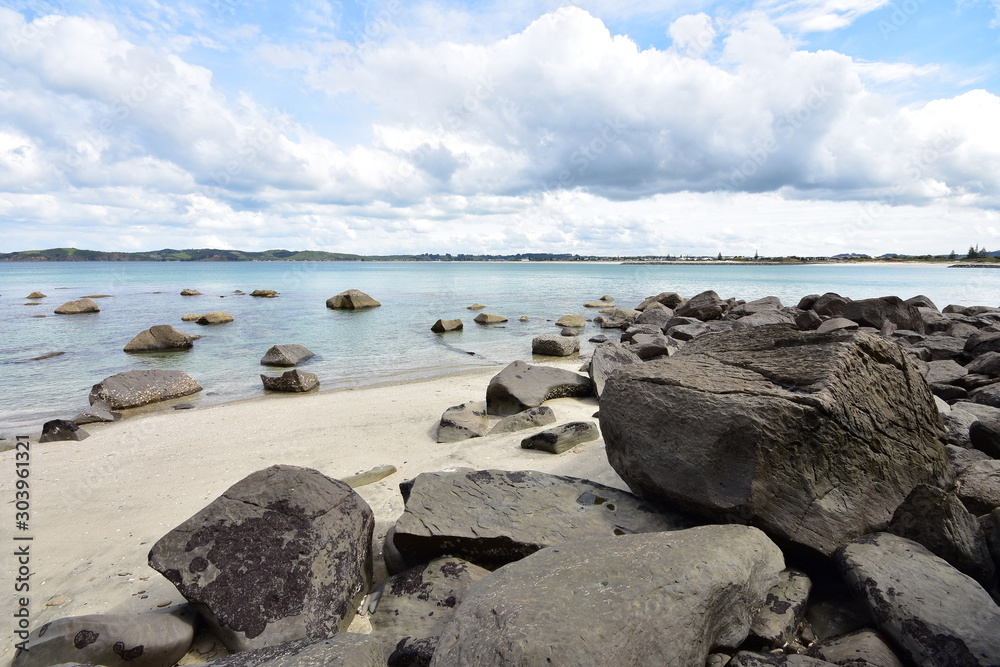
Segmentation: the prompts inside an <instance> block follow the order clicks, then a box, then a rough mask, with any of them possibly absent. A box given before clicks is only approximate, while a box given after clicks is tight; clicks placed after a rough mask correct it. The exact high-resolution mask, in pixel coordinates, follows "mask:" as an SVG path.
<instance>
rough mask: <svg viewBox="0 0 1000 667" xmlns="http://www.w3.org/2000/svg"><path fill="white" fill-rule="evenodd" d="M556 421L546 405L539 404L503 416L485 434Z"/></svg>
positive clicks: (507, 431) (544, 424)
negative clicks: (535, 406)
mask: <svg viewBox="0 0 1000 667" xmlns="http://www.w3.org/2000/svg"><path fill="white" fill-rule="evenodd" d="M555 422H556V414H555V413H554V412H552V408H550V407H548V406H547V405H540V406H538V407H537V408H528V409H527V410H522V411H521V412H518V413H517V414H514V415H511V416H509V417H504V418H503V419H501V420H500V421H498V422H497V423H496V424H495V425H494V426H493V428H491V429H490V431H489V433H488V434H487V435H499V434H501V433H513V432H514V431H523V430H524V429H526V428H534V427H537V426H548V425H549V424H554V423H555Z"/></svg>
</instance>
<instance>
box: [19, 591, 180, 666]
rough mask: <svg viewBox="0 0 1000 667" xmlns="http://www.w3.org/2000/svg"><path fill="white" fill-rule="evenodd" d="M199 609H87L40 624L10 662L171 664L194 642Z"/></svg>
mask: <svg viewBox="0 0 1000 667" xmlns="http://www.w3.org/2000/svg"><path fill="white" fill-rule="evenodd" d="M196 618H197V613H196V612H195V610H194V609H193V608H192V607H190V606H188V605H183V606H181V607H178V608H175V609H172V610H170V611H169V612H160V611H157V612H150V613H147V614H137V615H135V616H128V615H124V614H88V615H86V616H69V617H67V618H60V619H58V620H55V621H51V622H49V623H46V624H44V625H42V626H41V627H40V628H38V629H37V630H35V631H34V632H32V633H31V635H30V636H29V637H28V641H27V646H28V648H29V650H27V651H18V652H17V654H16V655H15V657H14V662H13V665H12V667H49V666H50V665H58V664H60V663H68V662H75V663H82V664H90V665H104V666H105V667H173V665H174V664H176V663H177V661H178V660H180V659H181V658H182V657H184V654H185V653H187V651H188V649H189V648H190V647H191V642H192V641H194V628H195V624H196Z"/></svg>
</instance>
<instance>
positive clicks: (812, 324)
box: [795, 310, 823, 331]
mask: <svg viewBox="0 0 1000 667" xmlns="http://www.w3.org/2000/svg"><path fill="white" fill-rule="evenodd" d="M821 324H823V318H821V317H820V316H819V315H817V314H816V311H813V310H803V311H802V312H801V313H799V314H798V315H796V316H795V326H797V327H798V328H799V329H801V330H802V331H813V330H814V329H818V328H819V325H821Z"/></svg>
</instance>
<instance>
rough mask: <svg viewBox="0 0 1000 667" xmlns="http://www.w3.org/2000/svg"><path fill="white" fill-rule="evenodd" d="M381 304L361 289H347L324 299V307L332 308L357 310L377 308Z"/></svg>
mask: <svg viewBox="0 0 1000 667" xmlns="http://www.w3.org/2000/svg"><path fill="white" fill-rule="evenodd" d="M381 305H382V304H381V303H379V302H378V301H376V300H375V299H373V298H371V297H370V296H368V295H367V294H365V293H364V292H362V291H361V290H356V289H349V290H345V291H343V292H341V293H340V294H337V295H336V296H332V297H330V298H329V299H327V300H326V307H327V308H331V309H333V310H358V309H361V308H378V307H379V306H381Z"/></svg>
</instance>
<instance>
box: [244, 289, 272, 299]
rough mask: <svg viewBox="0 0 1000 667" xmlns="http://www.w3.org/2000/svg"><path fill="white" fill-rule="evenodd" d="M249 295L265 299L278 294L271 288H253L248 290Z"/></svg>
mask: <svg viewBox="0 0 1000 667" xmlns="http://www.w3.org/2000/svg"><path fill="white" fill-rule="evenodd" d="M250 296H259V297H263V298H265V299H273V298H274V297H276V296H278V293H277V292H276V291H275V290H273V289H255V290H254V291H252V292H250Z"/></svg>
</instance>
